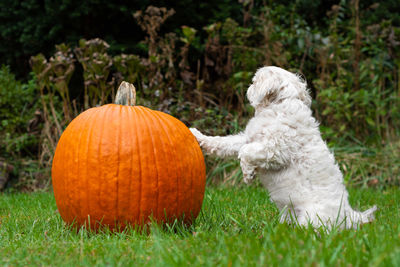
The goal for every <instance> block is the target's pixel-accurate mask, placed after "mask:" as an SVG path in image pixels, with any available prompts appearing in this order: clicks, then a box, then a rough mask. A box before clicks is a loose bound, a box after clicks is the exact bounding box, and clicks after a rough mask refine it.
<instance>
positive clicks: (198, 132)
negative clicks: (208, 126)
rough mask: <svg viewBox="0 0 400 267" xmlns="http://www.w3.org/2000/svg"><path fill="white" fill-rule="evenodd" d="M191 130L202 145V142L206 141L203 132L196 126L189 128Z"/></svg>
mask: <svg viewBox="0 0 400 267" xmlns="http://www.w3.org/2000/svg"><path fill="white" fill-rule="evenodd" d="M189 130H190V131H191V132H192V134H193V135H194V137H196V139H197V142H199V144H200V145H201V143H202V142H203V141H204V134H202V133H201V132H200V131H199V130H197V129H196V128H189Z"/></svg>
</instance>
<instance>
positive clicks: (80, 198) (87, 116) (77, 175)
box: [73, 113, 93, 224]
mask: <svg viewBox="0 0 400 267" xmlns="http://www.w3.org/2000/svg"><path fill="white" fill-rule="evenodd" d="M85 115H86V116H85V117H84V118H82V120H81V121H80V123H83V124H84V125H85V124H86V123H87V122H88V121H89V119H90V118H91V116H92V115H93V113H86V114H85ZM83 133H84V130H83V129H81V128H80V127H79V135H78V138H77V140H76V141H77V143H78V146H77V147H76V148H75V149H76V151H74V152H75V153H76V155H75V158H76V161H77V162H78V164H73V166H77V168H76V171H75V170H74V174H75V175H74V176H76V177H77V184H78V186H76V192H74V195H75V196H76V195H78V196H79V197H78V198H76V200H77V203H74V209H76V206H77V205H79V206H82V202H83V201H84V198H83V197H82V194H81V193H80V192H79V188H80V187H81V186H82V179H79V177H81V176H80V172H81V171H80V170H81V161H80V160H79V159H80V148H81V144H82V136H83ZM75 172H76V173H75ZM80 211H81V212H80V218H83V217H84V216H83V214H84V210H83V209H81V210H80ZM73 220H76V218H73ZM76 221H77V223H79V224H81V222H80V221H79V220H76Z"/></svg>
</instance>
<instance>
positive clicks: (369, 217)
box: [360, 205, 378, 223]
mask: <svg viewBox="0 0 400 267" xmlns="http://www.w3.org/2000/svg"><path fill="white" fill-rule="evenodd" d="M377 210H378V207H377V206H376V205H375V206H373V207H372V208H370V209H368V210H366V211H363V212H360V215H361V221H362V223H369V222H372V221H373V220H375V215H374V213H375V211H377Z"/></svg>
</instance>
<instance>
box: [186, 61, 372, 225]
mask: <svg viewBox="0 0 400 267" xmlns="http://www.w3.org/2000/svg"><path fill="white" fill-rule="evenodd" d="M247 98H248V100H249V101H250V104H251V105H252V106H253V107H254V108H255V116H254V117H253V118H252V119H251V120H250V121H249V123H248V125H247V126H246V129H245V130H244V132H241V133H239V134H237V135H229V136H224V137H222V136H214V137H212V136H206V135H203V134H202V133H201V132H199V131H198V130H197V129H194V128H191V129H190V130H191V131H192V133H193V134H194V135H195V136H196V138H197V140H198V142H199V144H200V146H201V147H202V149H203V150H205V152H207V153H211V154H215V155H218V156H220V157H237V158H238V159H239V160H240V166H241V168H242V172H243V177H244V181H245V182H246V183H249V182H250V181H251V180H253V179H254V176H255V174H256V173H257V174H258V175H259V178H260V179H261V182H262V184H263V185H264V186H265V188H266V189H267V190H268V191H269V193H270V197H271V199H272V201H273V202H275V203H276V205H277V207H278V208H279V209H280V210H281V212H282V217H281V221H287V222H289V223H290V222H292V223H298V224H300V225H308V223H310V224H312V225H313V226H315V227H319V226H322V225H323V226H325V227H327V228H328V229H331V227H332V226H334V225H335V226H338V227H340V228H352V227H354V228H355V227H357V226H358V225H359V224H362V223H367V222H370V221H372V220H373V219H374V216H373V213H374V212H375V210H376V206H374V207H373V208H371V209H369V210H367V211H364V212H359V211H355V210H353V209H352V208H351V206H350V204H349V201H348V192H347V190H346V188H345V186H344V184H343V176H342V173H341V172H340V169H339V166H338V165H337V164H336V163H335V159H334V156H333V154H332V153H331V152H330V151H329V149H328V147H327V145H326V143H325V142H324V141H323V140H322V138H321V134H320V132H319V127H318V123H317V121H316V120H315V119H314V118H313V117H312V112H311V109H310V106H311V97H310V94H309V92H308V90H307V85H306V83H305V81H303V80H302V79H301V78H300V77H299V76H298V75H295V74H293V73H291V72H288V71H286V70H284V69H281V68H278V67H272V66H271V67H263V68H261V69H259V70H258V71H257V72H256V74H255V75H254V77H253V83H252V85H251V86H250V87H249V89H248V91H247Z"/></svg>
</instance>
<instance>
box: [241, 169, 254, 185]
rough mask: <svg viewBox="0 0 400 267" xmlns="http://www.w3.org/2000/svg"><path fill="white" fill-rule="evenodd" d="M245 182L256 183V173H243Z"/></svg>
mask: <svg viewBox="0 0 400 267" xmlns="http://www.w3.org/2000/svg"><path fill="white" fill-rule="evenodd" d="M243 181H244V183H245V184H251V183H253V181H254V172H253V173H243Z"/></svg>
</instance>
